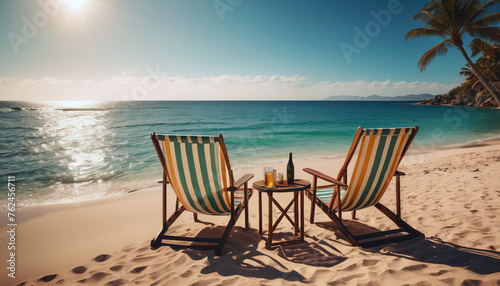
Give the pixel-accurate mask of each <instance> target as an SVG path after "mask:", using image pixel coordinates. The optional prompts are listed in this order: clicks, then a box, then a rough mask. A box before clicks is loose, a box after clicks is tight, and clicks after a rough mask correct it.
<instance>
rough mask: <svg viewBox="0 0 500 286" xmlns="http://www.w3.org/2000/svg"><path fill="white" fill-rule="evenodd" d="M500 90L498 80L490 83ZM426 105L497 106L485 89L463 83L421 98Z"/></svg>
mask: <svg viewBox="0 0 500 286" xmlns="http://www.w3.org/2000/svg"><path fill="white" fill-rule="evenodd" d="M492 85H493V86H494V87H495V89H496V90H497V91H499V92H500V82H495V83H492ZM420 104H426V105H467V106H483V107H487V106H497V104H496V102H495V100H494V99H493V97H492V96H491V95H490V93H489V92H488V91H487V90H486V89H479V88H472V87H471V86H470V85H469V84H467V83H464V84H462V85H461V86H458V87H456V88H454V89H452V90H451V91H450V92H448V93H446V94H438V95H436V97H434V98H432V99H427V100H423V101H421V102H420Z"/></svg>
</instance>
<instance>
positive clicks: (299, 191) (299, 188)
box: [253, 180, 311, 249]
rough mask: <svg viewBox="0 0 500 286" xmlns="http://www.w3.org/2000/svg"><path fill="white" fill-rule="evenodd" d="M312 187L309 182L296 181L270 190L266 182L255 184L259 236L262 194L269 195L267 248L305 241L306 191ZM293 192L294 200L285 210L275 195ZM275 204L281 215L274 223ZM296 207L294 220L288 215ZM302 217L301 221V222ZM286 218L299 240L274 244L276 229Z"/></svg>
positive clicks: (260, 232) (260, 230)
mask: <svg viewBox="0 0 500 286" xmlns="http://www.w3.org/2000/svg"><path fill="white" fill-rule="evenodd" d="M310 187H311V183H310V182H309V181H307V180H295V181H294V182H293V184H290V185H288V186H276V187H273V188H268V187H266V186H265V184H264V181H263V180H261V181H257V182H254V183H253V188H254V189H256V190H257V191H258V192H259V234H260V235H262V193H267V195H268V201H269V205H268V210H269V222H268V232H267V235H268V238H267V242H266V248H267V249H271V248H273V247H275V246H278V245H283V244H289V243H299V242H303V241H304V190H307V189H309V188H310ZM287 192H293V198H292V200H291V201H290V203H288V205H287V206H286V207H285V208H283V207H282V206H281V205H280V204H279V203H278V201H277V200H276V199H275V198H274V197H273V194H274V193H287ZM299 197H300V209H299ZM273 204H274V205H275V206H276V207H277V208H278V209H279V210H280V211H281V215H280V216H279V217H278V219H276V221H275V222H273ZM292 205H293V206H294V219H292V218H290V216H289V215H288V213H287V212H288V210H289V209H290V208H291V207H292ZM299 215H300V221H299ZM284 217H286V218H287V219H288V221H289V222H290V223H291V224H292V225H293V228H294V235H295V236H298V238H297V239H294V240H287V241H281V242H275V243H273V233H274V231H275V230H276V227H277V226H278V224H279V223H280V222H281V220H282V219H283V218H284Z"/></svg>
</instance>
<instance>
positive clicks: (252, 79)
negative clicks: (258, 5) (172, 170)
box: [0, 71, 456, 100]
mask: <svg viewBox="0 0 500 286" xmlns="http://www.w3.org/2000/svg"><path fill="white" fill-rule="evenodd" d="M455 86H456V84H454V85H449V84H442V83H435V82H418V81H415V82H407V81H400V82H393V81H391V80H389V79H388V80H386V81H372V82H367V81H353V82H341V81H339V82H331V81H326V82H313V81H312V80H311V79H309V78H307V77H304V76H300V75H293V76H284V75H271V76H266V75H257V76H243V75H220V76H211V77H201V78H188V77H183V76H168V75H163V74H161V73H159V72H149V73H147V74H146V75H145V76H140V75H139V73H138V72H137V71H126V72H123V73H121V74H119V75H117V76H114V77H110V78H105V79H100V80H80V81H77V80H73V79H62V78H55V77H41V78H38V79H32V78H27V79H14V78H6V77H5V78H0V100H64V99H67V100H130V99H137V100H182V99H185V100H188V99H193V100H203V99H205V100H207V99H208V100H209V99H213V100H240V99H255V100H268V99H274V100H302V99H305V100H322V99H324V98H326V97H329V96H332V95H357V96H369V95H373V94H377V95H381V96H396V95H406V94H412V93H413V94H419V93H431V94H439V93H445V92H447V91H449V90H450V89H451V88H453V87H455Z"/></svg>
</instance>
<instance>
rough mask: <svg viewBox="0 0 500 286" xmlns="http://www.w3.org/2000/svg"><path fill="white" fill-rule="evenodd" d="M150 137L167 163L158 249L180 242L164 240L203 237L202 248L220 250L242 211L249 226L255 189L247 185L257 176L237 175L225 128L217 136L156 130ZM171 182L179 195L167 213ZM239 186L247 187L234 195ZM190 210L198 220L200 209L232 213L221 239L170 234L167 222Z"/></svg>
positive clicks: (155, 241)
mask: <svg viewBox="0 0 500 286" xmlns="http://www.w3.org/2000/svg"><path fill="white" fill-rule="evenodd" d="M151 140H152V141H153V144H154V146H155V149H156V152H157V154H158V157H159V158H160V161H161V164H162V167H163V180H162V181H161V183H162V210H163V215H162V225H163V227H162V229H161V230H160V232H159V233H158V235H157V236H156V237H155V238H154V239H153V240H152V241H151V248H152V249H157V248H159V247H160V246H162V245H180V244H176V243H163V240H168V241H176V242H177V241H184V242H197V243H199V242H200V243H203V245H204V247H203V248H215V254H216V255H220V254H221V252H222V249H223V247H224V245H225V243H226V241H227V239H228V237H229V234H230V232H231V230H232V228H233V226H234V225H235V223H236V221H237V220H238V217H239V216H240V214H241V213H242V212H243V211H244V212H245V227H246V228H248V227H249V221H248V219H249V216H248V202H249V199H250V197H251V196H252V189H251V188H248V181H249V180H250V179H251V178H253V174H246V175H244V176H242V177H241V178H240V179H238V180H237V181H234V177H233V171H232V169H231V164H230V162H229V156H228V154H227V151H226V146H225V144H224V139H223V137H222V134H219V136H218V137H207V136H176V135H157V134H155V133H154V132H153V133H151ZM227 178H229V182H227ZM169 184H170V185H171V188H172V189H173V190H174V192H175V194H176V196H177V199H176V203H175V209H174V212H173V214H172V215H171V216H170V217H169V218H168V219H167V185H169ZM242 187H243V188H242ZM241 188H242V189H241ZM237 192H238V194H240V193H242V194H240V197H239V199H238V200H236V199H235V193H237ZM185 210H187V211H190V212H192V213H193V216H194V220H195V221H197V220H198V214H208V215H227V214H229V215H230V218H229V222H228V224H227V226H226V228H225V230H224V232H223V234H222V236H221V238H220V239H216V238H201V237H181V236H170V235H165V233H166V232H167V230H168V228H169V227H170V226H171V225H172V224H173V223H174V222H175V221H176V220H177V218H178V217H179V216H180V215H181V214H182V213H183V212H184V211H185ZM184 246H186V245H184ZM188 247H190V246H188Z"/></svg>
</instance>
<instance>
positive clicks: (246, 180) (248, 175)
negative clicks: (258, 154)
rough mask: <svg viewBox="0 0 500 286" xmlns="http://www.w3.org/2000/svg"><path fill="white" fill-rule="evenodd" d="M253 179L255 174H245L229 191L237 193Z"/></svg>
mask: <svg viewBox="0 0 500 286" xmlns="http://www.w3.org/2000/svg"><path fill="white" fill-rule="evenodd" d="M252 178H253V174H245V175H243V176H242V177H241V178H239V179H238V180H237V181H236V182H235V183H234V186H233V187H232V188H228V191H236V190H237V189H239V188H240V187H241V186H243V184H245V183H247V182H248V181H249V180H250V179H252Z"/></svg>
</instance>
